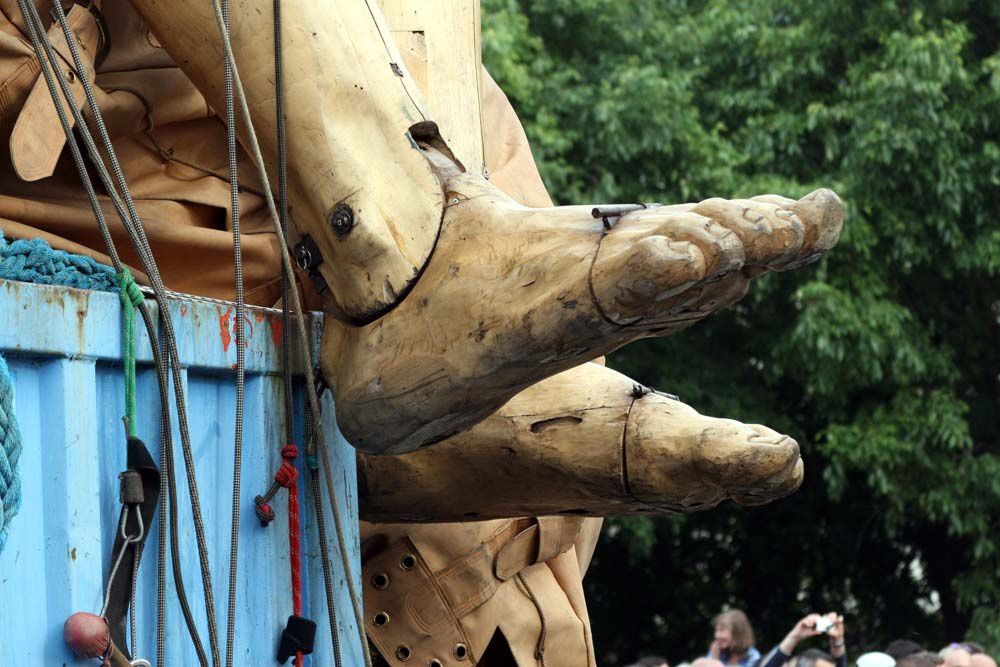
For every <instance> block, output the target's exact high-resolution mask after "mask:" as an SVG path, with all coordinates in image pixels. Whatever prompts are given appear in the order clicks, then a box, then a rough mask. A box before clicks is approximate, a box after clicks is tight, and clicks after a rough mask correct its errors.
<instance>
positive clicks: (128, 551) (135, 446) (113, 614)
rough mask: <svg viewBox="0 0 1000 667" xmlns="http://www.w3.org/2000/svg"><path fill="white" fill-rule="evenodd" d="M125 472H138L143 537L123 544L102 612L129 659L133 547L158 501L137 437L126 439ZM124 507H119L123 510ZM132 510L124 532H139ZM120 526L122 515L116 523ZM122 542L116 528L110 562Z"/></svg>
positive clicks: (154, 477) (152, 470) (151, 467)
mask: <svg viewBox="0 0 1000 667" xmlns="http://www.w3.org/2000/svg"><path fill="white" fill-rule="evenodd" d="M126 467H127V470H128V471H131V472H135V473H138V474H139V477H140V478H141V479H142V496H143V499H142V504H140V505H138V509H139V512H138V515H141V516H142V525H143V531H142V537H141V538H140V539H139V540H138V541H135V542H132V543H130V544H129V545H128V546H127V547H125V555H124V556H122V562H121V565H119V566H118V571H117V572H116V574H115V580H114V581H113V582H111V594H110V595H109V597H108V606H107V609H106V610H105V612H104V615H105V617H106V618H107V619H108V627H109V628H110V629H111V640H112V641H113V642H114V643H115V645H116V646H117V647H118V648H119V649H121V651H122V653H124V654H125V655H126V656H127V657H129V658H131V657H132V655H131V653H130V652H129V646H128V641H127V639H126V638H127V634H126V624H125V621H126V617H127V615H128V608H129V605H130V604H131V602H132V569H133V568H134V567H135V566H136V565H137V563H136V548H137V547H139V546H140V545H142V544H144V543H145V542H146V537H147V536H148V535H149V532H150V527H151V526H152V525H153V518H154V517H155V515H156V507H157V504H158V503H159V500H160V471H159V469H158V468H157V467H156V464H155V463H154V462H153V457H151V456H150V455H149V450H148V449H146V445H145V444H143V442H142V440H140V439H139V438H129V439H128V451H127V458H126ZM124 512H125V506H122V513H124ZM138 515H137V514H136V512H135V507H134V506H133V507H131V508H130V509H129V513H128V517H127V518H126V520H125V534H126V535H137V534H138V533H139V516H138ZM115 525H116V526H120V525H121V515H119V518H118V523H117V524H115ZM124 543H125V538H123V537H122V531H121V530H115V543H114V546H112V548H111V554H112V556H111V558H112V562H114V559H115V558H117V556H118V553H119V552H120V551H121V549H122V545H123V544H124ZM109 576H110V573H109Z"/></svg>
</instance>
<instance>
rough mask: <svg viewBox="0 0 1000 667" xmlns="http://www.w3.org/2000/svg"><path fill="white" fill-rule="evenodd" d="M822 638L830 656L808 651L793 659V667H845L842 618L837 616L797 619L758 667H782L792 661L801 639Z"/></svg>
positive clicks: (817, 651)
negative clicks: (824, 636) (825, 642)
mask: <svg viewBox="0 0 1000 667" xmlns="http://www.w3.org/2000/svg"><path fill="white" fill-rule="evenodd" d="M820 635H826V636H827V638H828V639H829V640H830V652H829V653H827V652H825V651H820V650H818V649H809V650H808V651H805V652H803V653H801V654H800V655H798V656H796V657H795V664H794V667H847V647H846V646H845V644H844V617H843V616H841V615H840V614H838V613H837V612H833V611H832V612H830V613H828V614H816V613H813V614H809V615H808V616H805V617H804V618H802V619H800V620H799V622H798V623H796V624H795V625H794V626H793V627H792V629H791V630H789V632H788V634H787V635H785V638H784V639H782V640H781V643H780V644H778V645H777V646H775V647H774V648H773V649H771V651H770V652H769V653H768V654H767V655H766V656H764V659H763V660H761V661H760V667H782V666H783V665H784V664H786V663H788V662H790V661H791V660H792V654H793V653H794V652H795V647H796V646H798V645H799V642H801V641H802V640H804V639H809V638H810V637H818V636H820Z"/></svg>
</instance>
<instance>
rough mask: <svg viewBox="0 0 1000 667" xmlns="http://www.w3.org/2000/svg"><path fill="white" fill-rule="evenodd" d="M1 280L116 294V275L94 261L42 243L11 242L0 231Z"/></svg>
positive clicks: (25, 240)
mask: <svg viewBox="0 0 1000 667" xmlns="http://www.w3.org/2000/svg"><path fill="white" fill-rule="evenodd" d="M0 278H3V279H5V280H20V281H21V282H25V283H37V284H39V285H62V286H64V287H76V288H78V289H92V290H100V291H102V292H115V291H117V290H118V282H117V280H115V271H114V269H112V268H111V267H110V266H105V265H103V264H101V263H99V262H97V261H95V260H93V259H91V258H90V257H84V256H83V255H74V254H72V253H68V252H65V251H64V250H53V249H52V246H50V245H49V244H48V243H46V242H45V241H44V240H42V239H30V240H29V239H17V240H14V241H7V240H6V239H4V237H3V231H2V230H0Z"/></svg>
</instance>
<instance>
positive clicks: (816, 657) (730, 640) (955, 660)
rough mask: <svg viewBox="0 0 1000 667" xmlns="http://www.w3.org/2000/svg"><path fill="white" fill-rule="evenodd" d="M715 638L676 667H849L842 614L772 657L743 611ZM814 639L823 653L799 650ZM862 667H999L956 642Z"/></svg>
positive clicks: (662, 661)
mask: <svg viewBox="0 0 1000 667" xmlns="http://www.w3.org/2000/svg"><path fill="white" fill-rule="evenodd" d="M712 627H713V630H714V635H713V638H712V644H711V646H709V648H708V651H707V653H706V654H705V655H704V656H700V657H698V658H696V659H694V660H692V661H690V662H683V663H680V664H679V665H677V666H676V667H847V663H848V660H847V645H846V643H845V639H844V617H843V616H841V615H840V614H838V613H837V612H830V613H827V614H817V613H812V614H808V615H806V616H804V617H803V618H801V619H799V621H798V622H797V623H796V624H795V625H794V626H792V629H791V630H789V631H788V634H786V635H785V637H784V639H782V640H781V641H780V642H779V643H778V644H777V645H776V646H774V647H773V648H772V649H771V650H770V651H768V652H767V653H766V654H764V655H761V653H760V651H759V650H757V647H756V643H757V638H756V636H755V635H754V631H753V626H752V625H751V624H750V619H749V618H747V615H746V614H745V613H743V612H742V611H740V610H739V609H731V610H729V611H726V612H723V613H721V614H719V615H718V616H716V617H715V619H714V620H713V621H712ZM812 637H823V638H824V639H825V640H826V642H825V643H826V645H825V646H823V648H819V647H812V648H807V649H805V650H802V651H798V649H799V645H800V644H801V643H802V642H803V641H805V640H807V639H810V638H812ZM854 664H855V665H856V667H997V661H996V660H995V659H994V658H993V657H992V656H990V655H989V654H988V653H986V651H984V650H983V647H982V646H980V645H978V644H975V643H973V642H964V643H953V644H949V645H948V646H945V647H944V648H942V649H941V650H940V651H932V650H928V649H927V648H926V647H924V646H921V645H920V644H918V643H916V642H914V641H911V640H909V639H897V640H895V641H893V642H891V643H890V644H889V645H888V646H886V647H885V650H883V651H869V652H867V653H863V654H861V655H859V656H858V657H857V659H856V660H855V661H854ZM627 667H670V664H669V663H668V661H667V659H666V658H663V657H660V656H646V657H644V658H641V659H640V660H639V661H638V662H635V663H632V664H631V665H628V666H627Z"/></svg>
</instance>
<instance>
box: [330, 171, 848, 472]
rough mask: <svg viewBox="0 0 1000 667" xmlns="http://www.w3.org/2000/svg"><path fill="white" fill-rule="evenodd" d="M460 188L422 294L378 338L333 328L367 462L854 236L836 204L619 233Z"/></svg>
mask: <svg viewBox="0 0 1000 667" xmlns="http://www.w3.org/2000/svg"><path fill="white" fill-rule="evenodd" d="M447 187H448V190H449V199H448V205H447V210H446V212H445V218H444V224H443V226H442V230H441V237H440V239H439V241H438V246H437V248H436V249H435V251H434V255H433V256H432V258H431V261H430V262H429V264H428V266H427V268H426V270H425V271H424V274H423V275H422V276H421V278H420V280H419V281H418V282H417V284H416V286H415V287H414V289H413V291H412V292H411V293H410V295H409V296H407V298H406V299H405V300H404V301H403V302H402V303H400V304H399V306H397V307H396V308H395V309H393V310H392V311H390V312H389V313H387V314H386V315H385V316H383V317H382V318H380V319H378V320H376V321H375V322H372V323H371V324H369V325H366V326H363V327H352V326H346V325H343V324H342V323H339V322H337V321H334V320H332V319H331V318H328V321H327V323H326V329H325V334H324V343H323V358H322V361H323V369H324V372H325V373H326V375H327V377H328V379H329V380H330V381H331V384H332V386H333V389H334V393H335V395H336V396H337V417H338V421H339V425H340V427H341V429H342V430H343V431H344V433H345V435H346V436H347V439H348V440H349V441H350V442H351V443H352V444H354V445H355V446H356V447H358V448H359V449H361V450H362V451H364V452H367V453H375V454H378V453H393V454H396V453H402V452H408V451H412V450H414V449H416V448H418V447H421V446H424V445H427V444H431V443H434V442H438V441H441V440H443V439H444V438H447V437H449V436H451V435H454V434H456V433H459V432H461V431H463V430H465V429H467V428H469V427H471V426H473V425H475V424H476V423H478V422H480V421H482V420H483V419H485V418H486V417H487V416H489V415H490V414H492V413H493V412H495V411H496V410H497V409H499V408H500V406H502V405H503V404H504V403H505V402H506V401H508V400H510V399H511V398H512V397H513V396H514V395H515V394H517V393H518V392H520V391H523V390H524V389H526V388H527V387H529V386H530V385H532V384H533V383H535V382H538V381H539V380H542V379H544V378H546V377H548V376H551V375H553V374H555V373H558V372H561V371H564V370H567V369H569V368H572V367H573V366H576V365H578V364H580V363H583V362H585V361H587V360H588V359H594V358H596V357H598V356H600V355H602V354H607V353H608V352H610V351H612V350H614V349H616V348H618V347H620V346H622V345H624V344H626V343H628V342H629V341H632V340H636V339H638V338H643V337H648V336H662V335H669V334H671V333H674V332H676V331H678V330H680V329H683V328H685V327H688V326H691V325H692V324H694V323H696V322H697V321H699V320H701V319H703V318H705V317H706V316H708V315H710V314H711V313H713V312H715V311H717V310H719V309H721V308H724V307H726V306H728V305H730V304H732V303H733V302H735V301H736V300H738V299H739V298H741V297H742V296H743V294H744V293H745V291H746V289H747V286H748V284H749V281H750V279H751V278H752V277H754V276H756V275H759V274H761V273H763V272H766V271H768V270H785V269H788V268H794V267H795V266H799V265H801V264H802V263H803V262H807V261H810V260H814V259H816V258H818V257H819V256H821V255H822V254H823V253H824V252H825V251H826V250H828V249H829V248H830V247H832V246H833V245H834V244H835V243H836V241H837V239H838V237H839V233H840V229H841V226H842V223H843V211H842V208H841V205H840V201H839V199H838V198H837V196H836V195H835V194H833V193H832V192H830V191H828V190H818V191H816V192H814V193H813V194H811V195H808V196H807V197H805V198H803V199H801V200H798V201H795V200H791V199H785V198H781V197H774V196H766V197H757V198H754V199H750V200H733V201H726V200H708V201H706V202H702V203H700V204H683V205H679V206H664V207H660V208H656V209H649V210H644V211H640V212H638V213H633V214H630V215H626V216H625V217H622V218H621V219H619V220H618V221H617V222H616V223H615V224H614V226H613V228H612V229H611V230H610V231H608V230H606V229H605V227H604V224H603V222H602V221H601V220H595V219H594V218H593V217H592V215H591V207H589V206H588V207H583V206H578V207H576V206H574V207H561V208H549V209H528V208H524V207H521V206H518V205H517V204H516V203H514V202H513V201H511V200H510V199H508V198H507V197H506V196H505V195H503V194H502V193H500V192H499V191H497V190H496V189H495V188H492V187H491V186H490V185H489V184H488V183H486V182H485V181H482V179H478V177H475V176H472V175H468V174H457V175H454V176H452V177H451V178H450V179H449V180H448V181H447Z"/></svg>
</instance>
